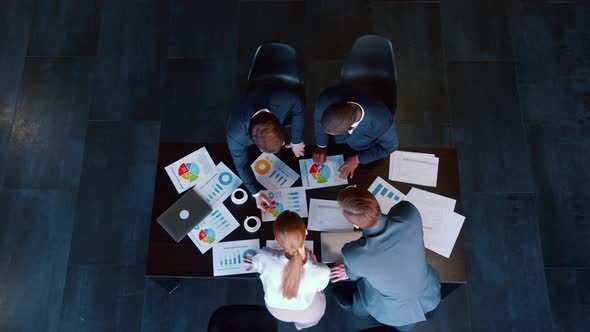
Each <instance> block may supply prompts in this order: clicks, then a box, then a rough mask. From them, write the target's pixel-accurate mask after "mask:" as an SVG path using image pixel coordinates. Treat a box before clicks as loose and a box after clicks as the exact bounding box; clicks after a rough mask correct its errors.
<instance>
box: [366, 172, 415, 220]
mask: <svg viewBox="0 0 590 332" xmlns="http://www.w3.org/2000/svg"><path fill="white" fill-rule="evenodd" d="M368 190H369V192H370V193H371V194H373V196H375V198H376V199H377V202H379V207H381V213H384V214H387V213H389V210H391V208H392V207H393V206H394V205H396V204H397V203H399V202H401V201H403V200H405V199H406V195H404V194H402V192H401V191H399V190H397V189H395V187H394V186H392V185H391V184H389V183H388V182H387V181H385V180H383V179H382V178H381V177H379V176H378V177H377V178H376V179H375V181H373V183H372V184H371V185H370V186H369V189H368Z"/></svg>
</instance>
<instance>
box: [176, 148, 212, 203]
mask: <svg viewBox="0 0 590 332" xmlns="http://www.w3.org/2000/svg"><path fill="white" fill-rule="evenodd" d="M164 169H165V170H166V173H167V174H168V176H169V177H170V180H171V181H172V184H173V185H174V188H176V191H177V192H178V193H179V194H180V193H182V192H185V191H186V190H188V189H190V188H192V187H194V186H200V185H203V184H204V183H206V182H207V181H209V179H211V177H213V176H214V175H215V173H217V169H216V168H215V163H214V162H213V159H211V156H210V155H209V152H208V151H207V149H206V148H205V147H202V148H200V149H198V150H197V151H195V152H193V153H191V154H189V155H187V156H185V157H183V158H181V159H179V160H177V161H175V162H174V163H172V164H170V165H168V166H166V167H165V168H164Z"/></svg>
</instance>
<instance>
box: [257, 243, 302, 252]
mask: <svg viewBox="0 0 590 332" xmlns="http://www.w3.org/2000/svg"><path fill="white" fill-rule="evenodd" d="M266 246H267V247H269V248H271V249H277V250H282V249H283V248H281V246H279V244H278V243H277V241H275V240H266ZM305 248H307V249H309V250H311V252H313V241H312V240H307V241H305Z"/></svg>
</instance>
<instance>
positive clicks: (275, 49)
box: [248, 42, 303, 88]
mask: <svg viewBox="0 0 590 332" xmlns="http://www.w3.org/2000/svg"><path fill="white" fill-rule="evenodd" d="M248 83H249V84H248V85H249V87H250V88H251V87H253V86H257V85H259V84H280V85H285V86H289V87H293V88H301V87H302V86H303V75H302V71H301V66H300V63H299V61H298V59H297V52H296V51H295V49H294V48H293V47H291V46H290V45H287V44H284V43H276V42H273V43H266V44H262V45H260V46H258V49H257V50H256V53H255V54H254V59H252V64H251V65H250V71H249V72H248Z"/></svg>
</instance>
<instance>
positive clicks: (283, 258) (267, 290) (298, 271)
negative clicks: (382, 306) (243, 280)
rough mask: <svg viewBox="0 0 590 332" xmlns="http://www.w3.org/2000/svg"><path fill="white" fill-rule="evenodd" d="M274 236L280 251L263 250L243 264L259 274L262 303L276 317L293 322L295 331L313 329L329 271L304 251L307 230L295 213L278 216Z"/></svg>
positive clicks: (323, 302) (322, 306) (320, 311)
mask: <svg viewBox="0 0 590 332" xmlns="http://www.w3.org/2000/svg"><path fill="white" fill-rule="evenodd" d="M273 233H274V236H275V239H276V242H277V244H278V245H279V246H281V248H282V249H281V250H274V249H270V248H263V249H262V250H260V252H259V253H258V254H257V255H256V256H254V257H250V258H249V259H246V260H245V262H246V264H252V267H253V268H254V270H255V271H257V272H259V273H260V280H261V281H262V286H263V288H264V302H265V303H266V307H267V308H268V311H269V312H270V313H271V314H272V315H273V316H274V317H275V318H277V319H278V320H281V321H284V322H293V323H295V327H296V328H297V329H298V330H301V329H304V328H308V327H312V326H314V325H316V324H317V323H318V322H319V321H320V319H321V318H322V316H323V315H324V312H325V311H326V297H325V296H324V293H323V292H322V291H323V290H324V288H326V286H328V282H329V280H330V269H329V268H328V267H327V266H326V265H324V264H322V263H318V262H317V260H316V258H315V256H314V255H313V254H312V253H311V252H310V251H309V250H307V249H306V248H305V245H304V244H305V237H306V235H307V229H305V224H304V223H303V220H302V219H301V217H299V215H298V214H297V213H295V212H291V211H285V212H283V213H281V214H280V215H279V216H278V217H277V220H276V221H275V222H274V223H273Z"/></svg>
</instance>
